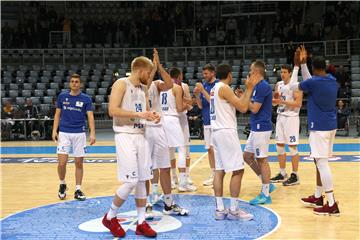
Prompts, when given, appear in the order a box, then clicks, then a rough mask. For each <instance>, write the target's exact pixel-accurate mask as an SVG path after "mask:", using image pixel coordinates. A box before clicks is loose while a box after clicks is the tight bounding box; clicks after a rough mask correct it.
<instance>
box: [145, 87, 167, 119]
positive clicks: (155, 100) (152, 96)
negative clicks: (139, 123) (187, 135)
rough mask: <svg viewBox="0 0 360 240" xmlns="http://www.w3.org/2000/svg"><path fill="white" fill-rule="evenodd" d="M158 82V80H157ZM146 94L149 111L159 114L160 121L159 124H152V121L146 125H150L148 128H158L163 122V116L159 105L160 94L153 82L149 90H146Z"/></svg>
mask: <svg viewBox="0 0 360 240" xmlns="http://www.w3.org/2000/svg"><path fill="white" fill-rule="evenodd" d="M157 81H160V80H157ZM148 94H149V106H150V111H154V112H157V113H158V114H160V116H161V119H160V122H159V123H154V122H152V121H146V125H150V126H159V125H161V124H162V121H163V116H162V115H163V114H162V110H161V104H160V93H159V90H158V89H157V86H156V84H155V82H152V83H151V85H150V87H149V90H148Z"/></svg>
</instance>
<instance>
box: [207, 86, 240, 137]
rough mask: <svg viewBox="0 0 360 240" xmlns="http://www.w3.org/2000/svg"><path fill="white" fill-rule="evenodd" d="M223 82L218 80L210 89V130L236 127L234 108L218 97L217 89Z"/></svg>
mask: <svg viewBox="0 0 360 240" xmlns="http://www.w3.org/2000/svg"><path fill="white" fill-rule="evenodd" d="M222 86H225V83H223V82H218V83H216V84H215V86H214V87H213V88H212V89H211V91H210V121H211V128H212V130H217V129H224V128H226V129H229V128H230V129H235V130H236V129H237V121H236V109H235V107H234V106H232V105H231V104H230V103H228V102H227V101H226V100H224V99H221V98H220V97H219V89H220V88H221V87H222Z"/></svg>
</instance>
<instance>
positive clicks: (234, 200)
mask: <svg viewBox="0 0 360 240" xmlns="http://www.w3.org/2000/svg"><path fill="white" fill-rule="evenodd" d="M237 208H238V201H237V198H230V210H231V211H232V212H235V211H236V210H237Z"/></svg>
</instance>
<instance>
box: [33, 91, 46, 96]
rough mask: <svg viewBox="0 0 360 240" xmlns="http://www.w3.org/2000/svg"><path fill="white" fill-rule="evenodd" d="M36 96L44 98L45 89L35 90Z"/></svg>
mask: <svg viewBox="0 0 360 240" xmlns="http://www.w3.org/2000/svg"><path fill="white" fill-rule="evenodd" d="M34 96H35V97H43V96H44V90H43V89H35V90H34Z"/></svg>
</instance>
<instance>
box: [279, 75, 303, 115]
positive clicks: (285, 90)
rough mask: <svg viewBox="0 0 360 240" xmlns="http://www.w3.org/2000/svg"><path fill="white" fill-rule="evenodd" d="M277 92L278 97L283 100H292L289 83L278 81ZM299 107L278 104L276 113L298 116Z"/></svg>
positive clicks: (292, 93) (292, 94)
mask: <svg viewBox="0 0 360 240" xmlns="http://www.w3.org/2000/svg"><path fill="white" fill-rule="evenodd" d="M277 90H278V92H279V94H280V98H281V99H282V100H284V101H294V91H293V90H291V89H290V84H285V83H284V81H280V82H279V83H278V89H277ZM299 111H300V108H292V107H287V106H285V105H278V108H277V113H278V114H280V115H284V116H288V117H293V116H299Z"/></svg>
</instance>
